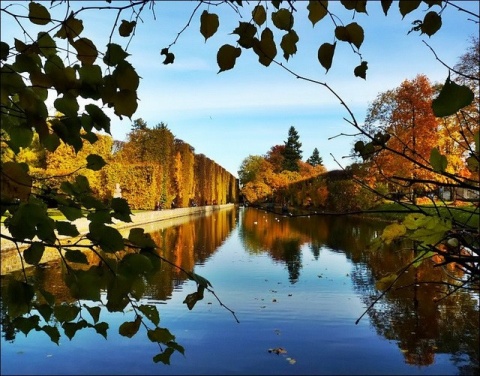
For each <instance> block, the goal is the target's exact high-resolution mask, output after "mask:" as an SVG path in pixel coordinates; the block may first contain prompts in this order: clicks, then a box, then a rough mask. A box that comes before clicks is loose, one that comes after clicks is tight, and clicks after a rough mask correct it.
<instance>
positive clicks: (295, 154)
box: [283, 126, 302, 171]
mask: <svg viewBox="0 0 480 376" xmlns="http://www.w3.org/2000/svg"><path fill="white" fill-rule="evenodd" d="M299 138H300V136H299V135H298V133H297V131H296V129H295V127H293V126H291V127H290V129H289V130H288V139H287V141H286V142H284V143H285V150H284V151H283V156H284V160H283V169H284V170H288V171H298V161H300V160H301V159H302V150H301V149H300V148H301V147H302V143H301V142H299V141H298V140H299Z"/></svg>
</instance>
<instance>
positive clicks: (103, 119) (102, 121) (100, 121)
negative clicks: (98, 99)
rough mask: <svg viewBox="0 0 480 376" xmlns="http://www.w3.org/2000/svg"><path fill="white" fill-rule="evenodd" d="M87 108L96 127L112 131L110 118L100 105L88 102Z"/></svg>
mask: <svg viewBox="0 0 480 376" xmlns="http://www.w3.org/2000/svg"><path fill="white" fill-rule="evenodd" d="M85 110H86V111H87V113H88V114H89V115H90V117H91V119H92V121H93V126H94V127H95V129H97V130H99V131H101V130H104V131H105V132H107V133H110V118H109V117H108V116H107V115H106V114H105V112H103V111H102V110H101V109H100V108H99V107H98V106H96V105H94V104H91V103H90V104H87V105H86V106H85Z"/></svg>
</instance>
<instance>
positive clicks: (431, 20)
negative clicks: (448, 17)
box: [420, 12, 442, 37]
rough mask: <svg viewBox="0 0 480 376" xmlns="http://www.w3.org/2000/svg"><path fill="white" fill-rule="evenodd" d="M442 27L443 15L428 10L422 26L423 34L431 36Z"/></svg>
mask: <svg viewBox="0 0 480 376" xmlns="http://www.w3.org/2000/svg"><path fill="white" fill-rule="evenodd" d="M441 27H442V17H441V16H440V15H439V14H438V13H437V12H428V13H427V14H426V15H425V18H424V19H423V22H422V24H421V26H420V29H421V31H422V34H423V33H425V34H427V35H428V36H429V37H431V36H432V35H433V34H435V33H436V32H437V31H438V30H440V28H441Z"/></svg>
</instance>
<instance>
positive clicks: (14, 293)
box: [2, 280, 35, 319]
mask: <svg viewBox="0 0 480 376" xmlns="http://www.w3.org/2000/svg"><path fill="white" fill-rule="evenodd" d="M34 295H35V292H34V290H33V286H31V285H29V284H27V283H25V282H20V281H16V280H9V281H8V282H7V287H6V293H3V291H2V299H3V304H5V305H6V307H7V309H8V315H9V316H10V318H11V319H14V318H16V317H18V316H21V315H23V314H25V313H28V312H30V305H31V302H32V299H33V297H34Z"/></svg>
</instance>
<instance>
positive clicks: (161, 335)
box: [147, 328, 175, 343]
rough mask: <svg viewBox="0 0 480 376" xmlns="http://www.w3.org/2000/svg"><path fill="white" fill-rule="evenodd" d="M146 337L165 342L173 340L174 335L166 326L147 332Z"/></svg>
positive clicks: (153, 340)
mask: <svg viewBox="0 0 480 376" xmlns="http://www.w3.org/2000/svg"><path fill="white" fill-rule="evenodd" d="M147 336H148V339H149V340H150V341H152V342H157V343H167V342H170V341H173V340H175V336H174V335H173V334H172V333H170V331H169V330H168V329H166V328H155V329H154V330H149V331H148V332H147Z"/></svg>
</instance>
